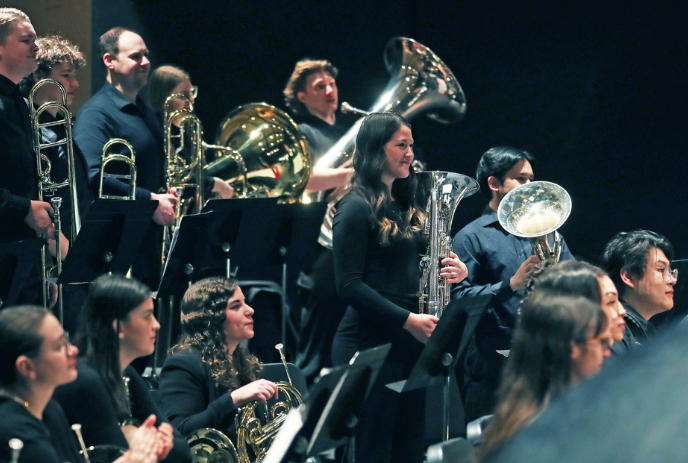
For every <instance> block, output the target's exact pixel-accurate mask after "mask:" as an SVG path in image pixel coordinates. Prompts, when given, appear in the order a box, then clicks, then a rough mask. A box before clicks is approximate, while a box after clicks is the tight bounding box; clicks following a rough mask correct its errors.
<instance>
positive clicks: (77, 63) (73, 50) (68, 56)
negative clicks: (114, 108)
mask: <svg viewBox="0 0 688 463" xmlns="http://www.w3.org/2000/svg"><path fill="white" fill-rule="evenodd" d="M36 45H37V46H38V52H37V53H36V61H37V62H38V68H37V69H36V71H34V72H33V73H32V74H30V75H28V76H26V77H25V78H24V79H23V80H22V82H21V83H20V87H21V89H22V92H23V93H24V95H25V96H26V97H28V96H29V93H30V92H31V89H32V88H33V87H34V85H35V84H36V83H38V82H39V81H40V80H42V79H53V80H56V81H58V82H59V83H61V84H62V86H63V87H64V88H65V90H66V92H67V106H71V104H72V103H73V101H74V97H75V96H76V92H77V90H78V88H79V81H78V80H77V71H78V70H79V69H81V68H82V67H84V66H85V65H86V59H85V58H84V55H83V53H81V51H79V47H78V46H76V45H75V44H73V43H72V42H70V41H69V40H68V39H66V38H64V37H60V36H58V35H48V36H45V37H40V38H38V39H37V40H36ZM51 101H55V102H60V101H62V95H61V94H60V91H59V89H58V88H57V87H56V86H55V85H44V86H42V87H41V88H40V89H38V90H37V91H36V92H35V93H34V96H33V102H34V107H35V109H38V108H39V107H40V106H41V105H42V104H44V103H48V102H51ZM58 117H59V118H60V120H61V119H62V117H63V115H62V114H58V110H57V108H49V109H48V110H47V111H43V112H42V113H41V116H40V120H39V122H40V123H41V124H46V123H51V122H56V121H57V120H58V119H57V118H58ZM41 135H42V137H43V142H44V143H49V142H50V143H54V142H57V141H59V140H63V139H64V138H65V128H64V125H57V126H49V127H42V128H41ZM42 152H43V153H44V154H45V155H47V156H48V158H49V159H50V163H51V166H50V167H51V168H50V174H51V178H52V179H53V181H55V182H62V181H64V180H66V179H67V176H68V164H67V148H66V147H65V146H64V145H61V146H56V147H53V148H49V149H45V150H43V151H42ZM74 163H75V173H76V178H75V182H76V185H77V195H78V203H79V213H80V214H81V215H82V216H83V215H85V213H86V211H87V210H88V206H89V205H90V204H91V202H92V201H93V195H92V194H91V189H90V188H89V186H88V176H87V172H86V164H85V161H84V159H83V155H82V154H81V152H80V150H79V149H78V146H76V144H74ZM57 196H60V197H62V198H63V201H62V206H61V207H60V215H61V216H62V221H63V224H68V223H69V221H70V219H71V217H72V208H71V201H70V192H69V188H61V189H60V190H58V192H57ZM62 230H63V232H64V234H65V236H66V238H67V239H68V240H69V241H72V240H73V238H75V237H76V236H72V235H73V230H71V227H69V226H65V225H63V227H62Z"/></svg>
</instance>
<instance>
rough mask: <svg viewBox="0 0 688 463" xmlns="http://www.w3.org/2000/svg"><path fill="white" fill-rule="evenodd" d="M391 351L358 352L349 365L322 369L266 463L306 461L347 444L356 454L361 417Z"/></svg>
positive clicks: (286, 423)
mask: <svg viewBox="0 0 688 463" xmlns="http://www.w3.org/2000/svg"><path fill="white" fill-rule="evenodd" d="M390 349H391V344H385V345H384V346H379V347H375V348H373V349H368V350H365V351H361V352H357V353H356V355H354V357H353V358H352V359H351V361H350V362H349V364H348V365H342V366H339V367H335V368H333V369H330V370H323V371H324V372H325V373H323V374H321V376H319V377H318V378H317V379H316V381H315V383H314V384H313V386H312V387H311V389H310V391H309V392H308V397H307V398H306V401H305V402H304V404H303V405H302V406H301V407H299V409H298V410H292V411H291V412H290V416H288V417H287V420H286V421H285V422H284V424H283V425H282V428H281V429H280V432H279V433H278V435H277V436H276V438H275V441H274V442H273V444H272V446H271V447H270V450H269V451H268V454H267V455H266V457H265V459H264V460H263V462H264V463H277V462H286V461H288V459H289V458H290V457H296V458H297V460H299V461H304V460H306V459H307V458H309V457H315V456H317V455H319V454H321V453H323V452H325V451H327V450H331V449H334V448H337V447H339V446H341V445H343V444H345V443H347V442H348V443H349V445H350V446H349V455H353V454H354V446H353V437H354V431H355V428H356V424H357V423H358V416H360V414H361V412H362V410H363V406H364V404H365V400H366V398H367V396H368V394H369V393H370V390H371V389H372V387H373V384H374V383H375V379H376V378H377V375H378V372H379V371H380V368H381V367H382V365H383V363H384V361H385V359H386V358H387V355H388V354H389V351H390Z"/></svg>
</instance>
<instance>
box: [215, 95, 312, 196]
mask: <svg viewBox="0 0 688 463" xmlns="http://www.w3.org/2000/svg"><path fill="white" fill-rule="evenodd" d="M215 145H218V146H223V147H226V149H227V150H228V151H227V152H233V153H237V154H238V155H239V158H240V159H241V163H239V162H238V159H236V157H233V156H228V155H227V152H220V154H219V155H218V157H217V158H216V159H215V160H214V161H212V162H209V163H208V164H207V165H206V167H205V172H206V173H207V174H209V175H212V176H213V177H219V178H221V179H223V180H225V181H227V182H229V183H230V184H231V185H232V186H233V187H234V190H235V196H237V197H243V198H248V197H267V198H282V199H286V200H293V199H295V198H298V197H299V196H300V195H301V193H302V192H303V190H304V189H305V188H306V184H307V183H308V177H309V175H310V168H311V164H310V160H309V158H308V146H307V143H306V139H305V137H304V136H303V134H301V132H300V131H299V129H298V127H297V125H296V124H295V123H294V121H293V120H292V119H291V117H289V115H288V114H286V113H285V112H284V111H281V110H279V109H277V108H275V107H274V106H270V105H269V104H266V103H251V104H247V105H242V106H239V107H238V108H236V109H235V110H233V111H232V112H230V113H229V114H228V115H227V117H226V118H225V120H224V121H223V122H222V123H221V124H220V128H219V129H218V133H217V137H216V141H215Z"/></svg>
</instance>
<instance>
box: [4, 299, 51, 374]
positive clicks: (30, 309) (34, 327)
mask: <svg viewBox="0 0 688 463" xmlns="http://www.w3.org/2000/svg"><path fill="white" fill-rule="evenodd" d="M49 313H50V311H48V310H46V309H44V308H43V307H37V306H31V305H22V306H17V307H10V308H8V309H3V310H2V311H0V386H3V387H12V386H13V385H14V384H15V383H16V381H17V379H18V378H17V368H16V366H15V365H16V362H17V359H18V358H19V357H20V356H22V355H26V356H27V357H35V356H36V355H38V354H39V352H40V350H41V346H42V345H43V336H41V335H40V333H39V330H40V328H41V323H42V322H43V319H44V318H45V316H46V315H48V314H49Z"/></svg>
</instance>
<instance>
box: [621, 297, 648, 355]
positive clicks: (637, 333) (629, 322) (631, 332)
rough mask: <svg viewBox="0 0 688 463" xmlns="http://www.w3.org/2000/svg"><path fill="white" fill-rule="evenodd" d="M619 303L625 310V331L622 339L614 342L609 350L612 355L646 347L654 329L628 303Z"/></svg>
mask: <svg viewBox="0 0 688 463" xmlns="http://www.w3.org/2000/svg"><path fill="white" fill-rule="evenodd" d="M621 303H622V304H623V306H624V309H626V315H624V320H625V321H626V329H625V330H624V334H623V335H624V337H623V339H622V340H621V341H618V342H615V343H614V344H613V345H612V347H611V348H610V350H611V351H612V353H613V354H614V355H624V354H627V353H629V352H633V351H634V350H636V349H637V348H638V347H641V346H646V345H647V343H648V341H649V340H650V338H651V337H652V336H654V334H655V328H654V326H653V325H652V324H651V323H650V322H648V321H647V320H645V318H644V317H643V316H642V315H640V314H639V313H638V312H637V311H636V310H635V309H634V308H633V307H631V306H630V304H628V302H625V301H622V302H621Z"/></svg>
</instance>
